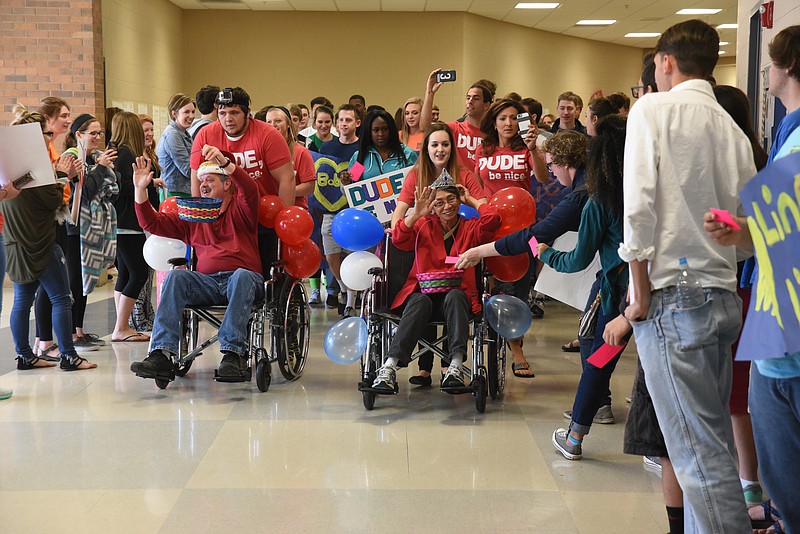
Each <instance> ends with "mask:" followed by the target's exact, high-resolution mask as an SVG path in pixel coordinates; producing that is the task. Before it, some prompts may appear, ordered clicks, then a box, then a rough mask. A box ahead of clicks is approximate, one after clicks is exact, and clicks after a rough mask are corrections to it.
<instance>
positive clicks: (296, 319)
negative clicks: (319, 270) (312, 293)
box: [272, 277, 311, 380]
mask: <svg viewBox="0 0 800 534" xmlns="http://www.w3.org/2000/svg"><path fill="white" fill-rule="evenodd" d="M307 302H308V298H307V296H306V290H305V287H304V286H303V282H302V281H301V280H297V279H295V278H290V277H287V278H286V281H285V282H284V284H283V287H282V288H281V292H280V297H279V299H278V307H279V310H280V312H279V313H280V317H279V319H280V320H279V321H278V323H279V324H278V325H272V326H278V328H280V329H281V332H280V335H279V336H276V337H277V338H278V339H277V341H278V346H277V347H276V348H277V360H278V368H279V369H280V371H281V374H282V375H283V378H285V379H286V380H296V379H298V378H300V375H301V374H303V369H304V368H305V366H306V359H307V357H308V340H309V337H310V333H311V321H310V317H309V313H308V307H307V306H306V304H307Z"/></svg>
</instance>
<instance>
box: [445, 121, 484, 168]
mask: <svg viewBox="0 0 800 534" xmlns="http://www.w3.org/2000/svg"><path fill="white" fill-rule="evenodd" d="M447 126H449V127H450V129H451V130H453V138H455V140H456V151H457V152H458V162H459V164H461V165H462V166H463V167H467V168H468V169H472V168H474V167H475V151H476V150H477V149H478V145H480V144H481V142H482V141H483V132H481V129H480V128H476V127H475V126H472V125H471V124H470V123H469V122H467V121H464V122H448V123H447Z"/></svg>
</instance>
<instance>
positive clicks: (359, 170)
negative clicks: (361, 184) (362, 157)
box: [349, 161, 364, 182]
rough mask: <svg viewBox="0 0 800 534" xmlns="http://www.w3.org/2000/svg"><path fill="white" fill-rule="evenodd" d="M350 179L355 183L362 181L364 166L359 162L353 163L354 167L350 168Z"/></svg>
mask: <svg viewBox="0 0 800 534" xmlns="http://www.w3.org/2000/svg"><path fill="white" fill-rule="evenodd" d="M349 171H350V179H352V180H353V181H354V182H357V181H359V180H360V179H361V176H362V175H363V174H364V166H363V165H362V164H360V163H359V162H357V161H356V162H355V163H353V166H352V167H350V169H349Z"/></svg>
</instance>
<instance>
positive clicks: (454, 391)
mask: <svg viewBox="0 0 800 534" xmlns="http://www.w3.org/2000/svg"><path fill="white" fill-rule="evenodd" d="M439 391H444V392H445V393H449V394H450V395H464V394H465V393H473V392H474V391H475V388H474V387H472V384H470V385H468V386H467V385H464V386H451V387H447V388H446V387H443V386H439Z"/></svg>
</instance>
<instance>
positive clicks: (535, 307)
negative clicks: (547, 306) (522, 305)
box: [530, 297, 544, 319]
mask: <svg viewBox="0 0 800 534" xmlns="http://www.w3.org/2000/svg"><path fill="white" fill-rule="evenodd" d="M530 310H531V315H532V316H533V318H534V319H541V318H542V317H544V299H543V298H541V297H536V298H535V299H533V302H531V305H530Z"/></svg>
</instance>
